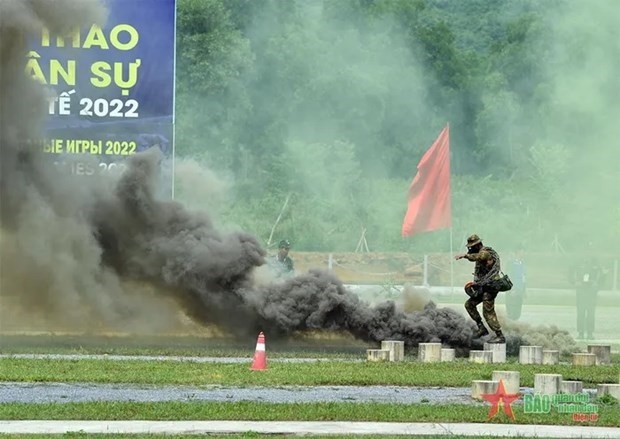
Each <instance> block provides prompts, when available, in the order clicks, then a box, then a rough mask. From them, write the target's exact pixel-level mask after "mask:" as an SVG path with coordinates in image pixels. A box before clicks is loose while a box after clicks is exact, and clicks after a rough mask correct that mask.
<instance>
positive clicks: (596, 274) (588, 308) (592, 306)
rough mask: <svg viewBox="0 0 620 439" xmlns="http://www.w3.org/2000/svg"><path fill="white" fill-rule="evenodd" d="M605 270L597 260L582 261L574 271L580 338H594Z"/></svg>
mask: <svg viewBox="0 0 620 439" xmlns="http://www.w3.org/2000/svg"><path fill="white" fill-rule="evenodd" d="M604 274H605V271H604V270H603V269H601V267H600V266H599V264H598V263H597V261H596V260H593V261H591V262H589V263H588V262H586V261H584V262H581V263H580V264H578V265H577V266H576V267H575V269H574V271H573V283H574V285H575V293H576V294H575V296H576V299H577V300H576V301H577V332H578V333H579V335H578V338H580V339H583V338H584V332H585V335H586V338H587V339H588V340H592V339H594V316H595V312H596V296H597V293H598V290H599V289H600V287H601V284H602V280H603V277H604Z"/></svg>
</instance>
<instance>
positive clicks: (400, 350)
mask: <svg viewBox="0 0 620 439" xmlns="http://www.w3.org/2000/svg"><path fill="white" fill-rule="evenodd" d="M366 356H367V359H368V361H393V362H398V361H403V360H404V358H405V343H404V342H402V341H395V340H385V341H382V342H381V349H368V350H367V351H366ZM455 358H456V354H455V351H454V349H447V348H442V347H441V343H420V345H419V348H418V359H419V360H420V361H422V362H424V363H431V362H439V361H454V359H455Z"/></svg>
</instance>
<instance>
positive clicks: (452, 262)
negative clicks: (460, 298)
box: [450, 227, 454, 300]
mask: <svg viewBox="0 0 620 439" xmlns="http://www.w3.org/2000/svg"><path fill="white" fill-rule="evenodd" d="M452 299H454V251H453V248H452V227H450V300H452Z"/></svg>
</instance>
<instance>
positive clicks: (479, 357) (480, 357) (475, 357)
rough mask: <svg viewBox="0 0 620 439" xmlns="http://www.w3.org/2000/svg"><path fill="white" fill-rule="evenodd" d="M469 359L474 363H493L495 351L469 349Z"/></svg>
mask: <svg viewBox="0 0 620 439" xmlns="http://www.w3.org/2000/svg"><path fill="white" fill-rule="evenodd" d="M469 361H471V362H472V363H492V362H493V352H491V351H469Z"/></svg>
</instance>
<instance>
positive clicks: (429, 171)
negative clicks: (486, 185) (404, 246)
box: [402, 125, 452, 236]
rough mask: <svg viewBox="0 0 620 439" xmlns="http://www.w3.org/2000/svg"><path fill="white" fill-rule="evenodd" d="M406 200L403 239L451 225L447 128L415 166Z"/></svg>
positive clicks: (448, 136) (448, 131) (448, 138)
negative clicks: (415, 172)
mask: <svg viewBox="0 0 620 439" xmlns="http://www.w3.org/2000/svg"><path fill="white" fill-rule="evenodd" d="M408 198H409V203H408V204H409V206H408V208H407V214H406V215H405V220H404V221H403V229H402V235H403V236H409V235H413V234H416V233H420V232H428V231H431V230H437V229H445V228H449V227H450V226H451V225H452V210H451V205H450V128H449V127H448V126H447V125H446V127H445V128H444V129H443V130H442V131H441V133H440V134H439V137H437V140H435V143H433V145H432V146H431V147H430V149H429V150H428V151H426V153H425V154H424V156H423V157H422V159H421V160H420V163H418V172H417V174H416V176H415V178H414V179H413V183H411V186H410V187H409V197H408Z"/></svg>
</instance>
